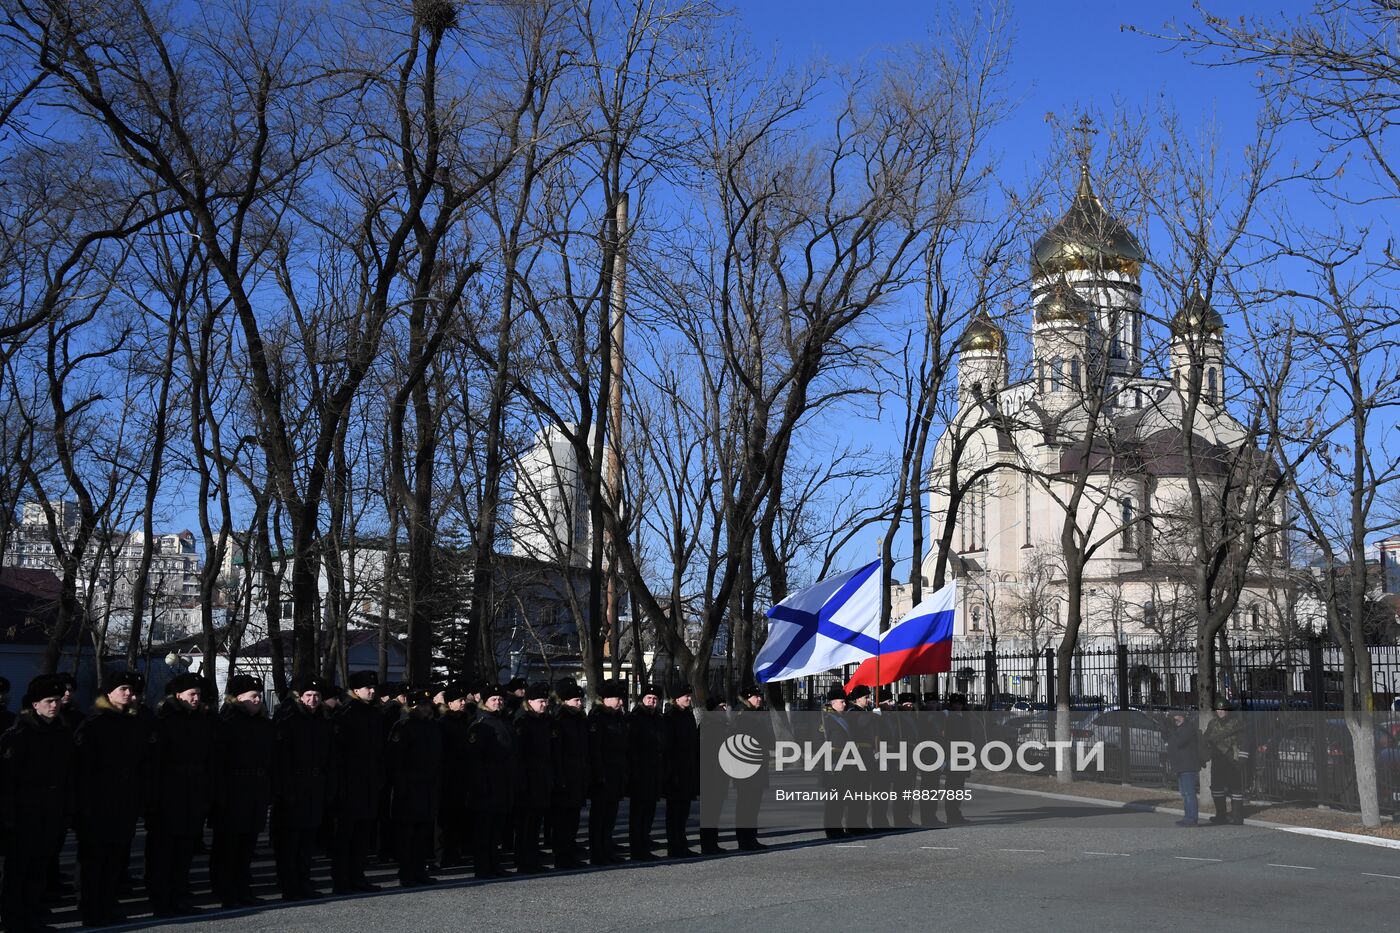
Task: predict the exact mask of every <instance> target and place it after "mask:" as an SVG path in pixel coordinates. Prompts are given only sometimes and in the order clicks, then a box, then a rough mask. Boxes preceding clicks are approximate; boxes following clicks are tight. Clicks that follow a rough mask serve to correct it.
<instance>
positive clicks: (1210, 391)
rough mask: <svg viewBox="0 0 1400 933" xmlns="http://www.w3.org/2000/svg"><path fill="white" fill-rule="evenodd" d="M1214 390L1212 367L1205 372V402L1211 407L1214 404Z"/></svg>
mask: <svg viewBox="0 0 1400 933" xmlns="http://www.w3.org/2000/svg"><path fill="white" fill-rule="evenodd" d="M1216 390H1217V385H1216V379H1215V367H1214V366H1212V367H1211V368H1210V369H1207V370H1206V401H1208V402H1210V403H1211V404H1212V405H1214V404H1215V403H1216V397H1215V393H1216Z"/></svg>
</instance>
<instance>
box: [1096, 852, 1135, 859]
mask: <svg viewBox="0 0 1400 933" xmlns="http://www.w3.org/2000/svg"><path fill="white" fill-rule="evenodd" d="M1084 854H1085V855H1121V856H1123V857H1124V858H1127V857H1128V856H1130V855H1132V854H1133V853H1131V852H1085V853H1084Z"/></svg>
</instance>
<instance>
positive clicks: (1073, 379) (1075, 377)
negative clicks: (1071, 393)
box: [1069, 359, 1079, 390]
mask: <svg viewBox="0 0 1400 933" xmlns="http://www.w3.org/2000/svg"><path fill="white" fill-rule="evenodd" d="M1069 384H1070V388H1072V389H1076V390H1077V389H1078V388H1079V360H1077V359H1073V360H1070V361H1069Z"/></svg>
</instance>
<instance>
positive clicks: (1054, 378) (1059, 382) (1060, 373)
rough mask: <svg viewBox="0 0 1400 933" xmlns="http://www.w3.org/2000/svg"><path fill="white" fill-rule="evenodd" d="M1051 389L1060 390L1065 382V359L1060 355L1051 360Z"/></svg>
mask: <svg viewBox="0 0 1400 933" xmlns="http://www.w3.org/2000/svg"><path fill="white" fill-rule="evenodd" d="M1050 380H1051V383H1050V391H1051V392H1058V391H1060V389H1061V388H1062V387H1063V386H1064V384H1065V361H1064V360H1062V359H1060V358H1059V357H1058V356H1057V357H1055V358H1054V359H1053V360H1051V361H1050Z"/></svg>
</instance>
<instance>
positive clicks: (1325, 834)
mask: <svg viewBox="0 0 1400 933" xmlns="http://www.w3.org/2000/svg"><path fill="white" fill-rule="evenodd" d="M965 786H967V787H970V788H972V789H973V790H981V791H988V792H991V793H999V794H1021V795H1022V796H1026V797H1041V798H1044V799H1047V800H1060V801H1065V802H1067V803H1087V804H1093V805H1094V806H1099V807H1108V808H1110V809H1113V810H1131V811H1134V812H1137V813H1161V814H1164V815H1167V816H1181V817H1184V816H1186V811H1185V810H1179V809H1177V808H1175V807H1161V806H1157V805H1156V804H1150V803H1124V802H1123V801H1120V800H1104V799H1103V798H1102V797H1080V796H1078V795H1075V794H1057V793H1054V792H1053V791H1046V790H1029V789H1027V788H1024V787H999V786H998V785H996V784H973V783H971V782H969V783H968V784H967V785H965ZM1244 825H1246V826H1256V827H1258V828H1260V829H1276V830H1278V831H1280V832H1285V833H1296V834H1298V835H1300V836H1316V837H1317V838H1319V839H1335V840H1337V841H1338V842H1354V843H1359V844H1360V845H1367V846H1378V847H1380V848H1382V849H1400V839H1384V838H1382V837H1380V836H1365V835H1362V834H1360V833H1344V832H1340V831H1338V830H1335V829H1313V828H1312V827H1310V826H1292V825H1290V824H1288V823H1274V822H1272V821H1270V820H1255V819H1246V820H1245V821H1244Z"/></svg>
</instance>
